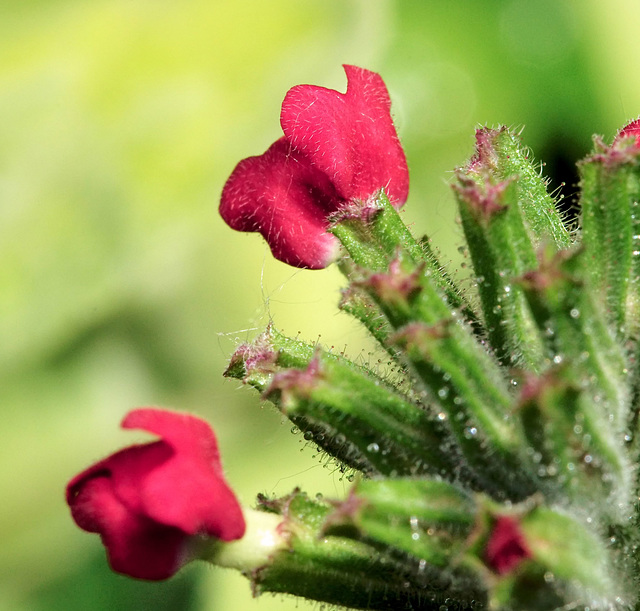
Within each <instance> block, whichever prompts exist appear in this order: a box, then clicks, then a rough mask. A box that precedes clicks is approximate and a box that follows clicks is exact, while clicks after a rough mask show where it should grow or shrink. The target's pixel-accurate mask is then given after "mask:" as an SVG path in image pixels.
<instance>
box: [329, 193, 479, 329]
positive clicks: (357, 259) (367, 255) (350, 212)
mask: <svg viewBox="0 0 640 611" xmlns="http://www.w3.org/2000/svg"><path fill="white" fill-rule="evenodd" d="M330 220H331V221H332V224H331V226H330V228H329V231H330V232H331V233H333V234H334V235H335V236H336V237H337V238H338V239H339V240H340V242H341V243H342V245H343V246H344V248H345V249H346V251H347V252H348V253H349V256H350V258H351V261H352V262H353V263H354V264H355V265H356V266H357V267H360V268H362V269H363V270H367V271H368V272H385V271H386V270H387V269H388V267H389V265H390V263H391V261H392V260H393V259H395V258H396V257H402V258H403V259H405V260H407V261H411V262H412V264H413V265H414V266H415V267H420V268H421V269H422V270H423V272H424V274H425V276H427V277H428V278H429V282H430V283H431V285H432V287H433V288H434V290H435V291H436V292H438V293H439V294H440V295H441V296H442V297H443V298H444V302H445V303H446V304H447V305H448V307H450V308H453V309H458V310H460V312H461V313H462V315H463V316H464V317H465V318H466V319H467V320H468V321H469V322H470V323H474V324H475V323H477V318H476V315H475V313H474V312H473V311H472V309H471V307H470V306H469V304H468V303H467V302H466V301H465V300H464V298H463V297H462V292H461V291H460V289H459V288H458V287H457V286H456V285H455V283H454V282H453V280H452V279H451V277H450V276H449V275H448V274H447V272H446V271H445V268H444V266H443V265H441V263H440V261H439V260H438V258H437V256H436V254H435V252H434V251H433V249H432V248H431V246H430V244H429V241H428V240H422V241H418V240H416V239H415V238H414V237H413V236H412V235H411V232H410V231H409V230H408V228H407V226H406V225H405V224H404V222H403V221H402V219H401V218H400V214H399V213H398V211H397V210H396V209H395V208H394V207H393V206H392V205H391V203H390V202H389V199H388V197H387V196H386V194H385V193H384V191H380V192H379V193H377V194H376V195H374V196H372V197H371V198H370V199H369V200H367V201H366V202H359V201H356V202H352V203H350V204H348V205H346V206H344V207H342V208H341V209H340V211H339V212H337V213H335V214H334V215H332V217H331V219H330ZM341 269H342V271H343V272H344V273H345V275H346V276H347V278H348V279H350V277H351V273H350V271H351V268H350V266H346V267H345V266H344V265H341Z"/></svg>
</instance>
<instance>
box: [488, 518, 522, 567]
mask: <svg viewBox="0 0 640 611" xmlns="http://www.w3.org/2000/svg"><path fill="white" fill-rule="evenodd" d="M530 557H531V552H530V551H529V549H528V547H527V544H526V541H525V538H524V535H523V533H522V530H521V529H520V524H519V523H518V521H517V520H516V519H515V518H511V517H508V516H500V517H499V518H498V519H497V520H496V522H495V524H494V525H493V530H492V531H491V536H490V537H489V541H488V543H487V547H486V549H485V559H486V561H487V564H488V565H489V566H490V567H491V568H492V569H493V570H494V571H495V572H496V573H498V574H499V575H505V574H507V573H510V572H511V571H513V570H514V569H515V568H516V567H517V566H518V565H519V564H520V563H521V562H522V561H523V560H526V559H527V558H530Z"/></svg>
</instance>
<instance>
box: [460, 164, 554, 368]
mask: <svg viewBox="0 0 640 611" xmlns="http://www.w3.org/2000/svg"><path fill="white" fill-rule="evenodd" d="M472 176H473V179H472V178H468V177H467V176H466V175H465V174H464V173H463V171H459V173H458V183H457V184H455V185H453V188H454V192H455V193H456V196H457V200H458V208H459V210H460V217H461V219H462V227H463V229H464V232H465V237H466V240H467V245H468V248H469V253H470V254H471V259H472V262H473V269H474V273H475V276H476V282H477V287H478V293H479V295H480V301H481V304H482V311H483V320H484V323H485V324H484V326H485V328H486V331H487V337H488V339H489V342H490V344H491V346H492V347H493V349H494V350H495V352H496V355H497V357H498V358H499V359H500V361H501V362H502V363H503V364H504V365H505V366H524V367H527V368H529V369H533V370H534V371H537V370H539V369H540V368H541V366H542V341H541V338H540V337H539V334H538V330H537V327H536V325H535V323H534V322H533V320H532V316H531V312H530V310H529V306H528V304H527V301H526V299H525V297H524V295H523V293H522V289H521V288H520V287H519V286H518V285H515V284H514V283H513V279H514V278H515V277H517V276H520V275H521V274H523V273H524V272H526V271H528V270H530V269H532V268H534V267H535V266H536V263H537V262H536V256H535V252H534V246H533V243H532V241H531V237H530V235H529V234H530V232H528V231H527V229H526V227H525V222H524V219H523V217H522V212H521V209H520V206H519V197H520V196H521V194H520V185H519V182H518V181H516V180H511V179H510V180H507V181H504V182H499V183H496V184H494V183H493V180H494V178H493V176H491V175H485V174H481V175H480V176H475V175H472ZM474 179H475V180H474ZM476 181H477V182H476Z"/></svg>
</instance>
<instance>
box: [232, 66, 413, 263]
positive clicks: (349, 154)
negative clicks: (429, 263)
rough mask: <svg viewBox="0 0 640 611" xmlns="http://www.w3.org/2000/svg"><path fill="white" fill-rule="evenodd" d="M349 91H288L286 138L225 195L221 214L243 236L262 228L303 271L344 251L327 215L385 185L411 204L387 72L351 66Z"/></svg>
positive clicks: (247, 164)
mask: <svg viewBox="0 0 640 611" xmlns="http://www.w3.org/2000/svg"><path fill="white" fill-rule="evenodd" d="M344 70H345V72H346V74H347V83H348V85H347V92H346V93H339V92H338V91H334V90H333V89H327V88H325V87H317V86H314V85H298V86H297V87H293V88H292V89H290V90H289V92H288V93H287V95H286V96H285V99H284V102H283V103H282V112H281V114H280V123H281V125H282V130H283V131H284V138H281V139H280V140H277V141H276V142H275V143H274V144H273V145H272V146H271V147H269V149H268V150H267V151H266V152H265V153H264V154H263V155H260V156H257V157H249V158H247V159H244V160H242V161H241V162H240V163H239V164H238V165H237V166H236V168H235V170H234V171H233V173H232V174H231V176H230V177H229V179H228V180H227V183H226V184H225V186H224V189H223V191H222V199H221V203H220V214H221V215H222V218H223V219H224V220H225V221H226V222H227V223H228V224H229V225H230V226H231V227H232V228H233V229H237V230H238V231H258V232H260V233H261V234H262V235H263V236H264V238H265V239H266V240H267V242H268V243H269V246H270V247H271V251H272V253H273V255H274V256H275V257H276V258H277V259H280V260H281V261H284V262H285V263H288V264H289V265H294V266H296V267H307V268H311V269H320V268H323V267H326V266H327V265H328V264H329V263H330V262H331V261H332V260H333V258H334V257H335V255H336V252H337V242H336V239H335V238H334V237H333V236H332V235H330V234H328V233H327V232H326V230H327V226H328V221H327V217H328V215H329V214H331V213H332V212H335V211H337V210H338V209H339V208H340V207H341V206H342V205H344V204H345V203H346V202H349V201H352V200H366V199H367V198H368V197H369V196H371V195H373V194H374V193H376V192H378V191H379V190H380V189H382V188H384V189H385V191H386V193H387V195H388V197H389V199H390V200H391V203H392V204H393V205H395V206H401V205H402V204H403V203H404V202H405V201H406V199H407V195H408V190H409V172H408V168H407V161H406V158H405V155H404V152H403V150H402V147H401V145H400V141H399V140H398V136H397V134H396V130H395V127H394V126H393V121H392V119H391V113H390V109H391V101H390V99H389V93H388V92H387V88H386V87H385V84H384V82H383V81H382V78H381V77H380V75H378V74H376V73H375V72H370V71H369V70H364V69H363V68H357V67H355V66H344Z"/></svg>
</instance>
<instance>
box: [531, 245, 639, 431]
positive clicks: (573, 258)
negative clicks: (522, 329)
mask: <svg viewBox="0 0 640 611" xmlns="http://www.w3.org/2000/svg"><path fill="white" fill-rule="evenodd" d="M539 256H540V264H539V267H538V268H537V269H536V270H534V271H531V272H527V273H526V274H524V276H523V277H522V278H521V279H520V280H519V281H518V282H519V284H520V285H521V286H522V287H523V288H524V290H525V295H526V297H527V300H528V301H529V305H530V307H531V310H532V312H533V315H534V318H535V320H536V323H537V325H538V327H539V329H540V331H541V332H542V336H543V338H544V341H545V351H546V359H547V363H548V365H553V364H556V365H557V364H560V363H563V362H564V363H567V364H570V365H571V366H570V369H569V371H570V372H571V374H572V375H573V379H574V381H575V384H576V385H577V386H580V387H583V386H586V387H587V388H589V389H590V392H591V395H592V397H593V399H594V401H595V402H597V403H598V404H599V406H598V408H597V409H598V411H599V412H601V413H602V414H603V415H606V417H607V419H608V420H609V421H610V422H609V423H608V424H607V426H608V427H609V428H610V429H611V430H613V431H615V432H616V433H621V434H623V433H624V432H625V431H626V427H627V418H628V409H629V392H628V387H627V384H628V381H629V375H628V373H629V372H628V363H627V356H626V354H625V349H624V347H623V346H621V345H620V344H619V343H618V342H616V341H615V338H614V337H613V334H612V333H611V331H610V328H609V326H608V325H607V323H606V321H605V316H604V313H603V311H602V307H601V305H600V304H599V303H598V301H597V299H596V298H595V297H594V289H593V287H592V286H591V285H590V282H589V279H588V278H586V277H585V269H586V267H588V259H589V255H588V252H587V251H586V249H583V248H578V249H574V250H566V251H560V252H553V250H552V249H549V248H543V249H542V250H541V251H540V255H539ZM603 417H604V416H603Z"/></svg>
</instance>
